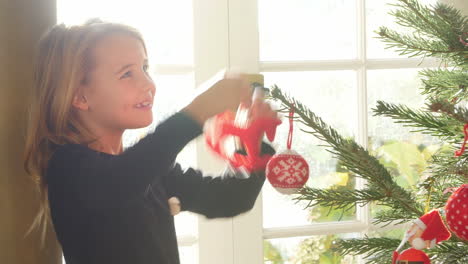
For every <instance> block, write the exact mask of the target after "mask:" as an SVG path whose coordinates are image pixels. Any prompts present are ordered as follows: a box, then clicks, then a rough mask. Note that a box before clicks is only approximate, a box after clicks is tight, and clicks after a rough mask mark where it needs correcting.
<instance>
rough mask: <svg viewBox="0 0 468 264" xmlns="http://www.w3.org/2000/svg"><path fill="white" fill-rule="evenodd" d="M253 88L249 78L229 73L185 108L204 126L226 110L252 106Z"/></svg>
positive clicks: (240, 74)
mask: <svg viewBox="0 0 468 264" xmlns="http://www.w3.org/2000/svg"><path fill="white" fill-rule="evenodd" d="M251 97H252V88H251V86H250V82H249V81H248V79H247V76H246V75H245V74H242V73H232V72H227V73H226V74H225V75H224V78H223V79H221V80H219V81H218V82H216V83H215V84H214V85H212V86H211V87H209V88H208V89H206V90H205V91H203V92H202V93H201V94H200V95H198V96H197V97H196V98H195V99H194V100H193V101H192V103H190V104H189V105H188V106H187V107H185V108H184V111H186V112H188V113H189V114H190V115H191V116H192V117H194V118H195V119H196V120H197V121H198V122H199V123H200V124H201V125H202V126H203V124H204V123H205V121H206V120H207V119H208V118H210V117H212V116H214V115H217V114H219V113H222V112H224V111H226V110H231V111H233V112H235V111H236V110H237V108H238V107H239V105H240V104H243V105H244V106H250V104H251Z"/></svg>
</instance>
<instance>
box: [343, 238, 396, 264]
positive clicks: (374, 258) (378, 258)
mask: <svg viewBox="0 0 468 264" xmlns="http://www.w3.org/2000/svg"><path fill="white" fill-rule="evenodd" d="M399 244H400V240H399V239H392V238H385V237H381V238H370V237H365V238H355V239H342V240H338V241H337V242H336V245H335V248H334V250H335V251H337V252H339V253H340V254H342V255H346V254H352V255H363V256H364V258H365V259H366V261H367V263H369V264H390V263H392V254H393V251H394V250H395V249H396V248H397V247H398V245H399Z"/></svg>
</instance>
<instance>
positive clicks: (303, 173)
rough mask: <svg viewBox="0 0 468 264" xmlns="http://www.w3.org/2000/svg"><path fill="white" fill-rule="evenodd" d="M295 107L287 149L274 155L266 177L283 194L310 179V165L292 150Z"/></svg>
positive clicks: (292, 113) (292, 190) (291, 116)
mask: <svg viewBox="0 0 468 264" xmlns="http://www.w3.org/2000/svg"><path fill="white" fill-rule="evenodd" d="M293 116H294V108H293V107H291V110H290V111H289V133H288V140H287V148H288V149H287V150H286V151H284V152H282V153H279V154H276V155H274V156H273V157H272V158H271V159H270V161H269V162H268V164H267V167H266V177H267V179H268V181H269V182H270V184H271V185H272V186H273V187H275V189H276V190H277V191H278V192H280V193H282V194H293V193H295V192H297V190H299V189H300V188H302V187H303V186H304V184H306V182H307V180H308V179H309V165H308V164H307V161H306V160H305V159H304V158H303V157H302V156H301V155H299V154H298V153H297V152H295V151H293V150H291V143H292V136H293Z"/></svg>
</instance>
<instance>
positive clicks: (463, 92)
mask: <svg viewBox="0 0 468 264" xmlns="http://www.w3.org/2000/svg"><path fill="white" fill-rule="evenodd" d="M419 75H420V76H421V77H423V78H422V82H423V84H424V91H423V92H422V94H423V95H424V94H429V95H431V96H432V97H435V98H440V99H444V100H448V101H452V100H466V99H468V91H467V89H468V72H467V71H465V70H460V69H457V70H449V69H424V70H422V71H420V72H419Z"/></svg>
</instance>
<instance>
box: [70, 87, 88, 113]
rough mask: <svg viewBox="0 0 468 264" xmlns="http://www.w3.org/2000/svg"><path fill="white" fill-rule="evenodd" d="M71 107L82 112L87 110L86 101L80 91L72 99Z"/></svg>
mask: <svg viewBox="0 0 468 264" xmlns="http://www.w3.org/2000/svg"><path fill="white" fill-rule="evenodd" d="M72 105H73V106H74V107H75V108H77V109H79V110H83V111H86V110H88V109H89V105H88V100H87V99H86V96H85V95H84V94H83V93H82V92H81V90H80V91H78V92H77V93H76V94H75V96H74V97H73V101H72Z"/></svg>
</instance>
